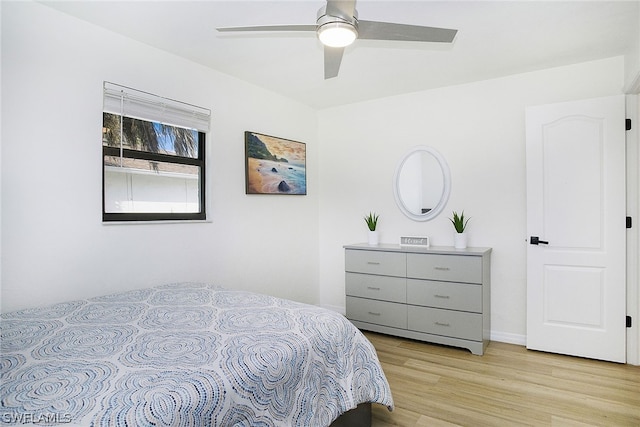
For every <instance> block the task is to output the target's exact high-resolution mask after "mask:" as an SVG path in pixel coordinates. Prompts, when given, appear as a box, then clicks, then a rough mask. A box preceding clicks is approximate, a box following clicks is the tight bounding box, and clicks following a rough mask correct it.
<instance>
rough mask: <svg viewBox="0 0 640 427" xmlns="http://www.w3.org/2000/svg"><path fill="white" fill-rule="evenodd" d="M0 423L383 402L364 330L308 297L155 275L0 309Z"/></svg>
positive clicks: (260, 414) (317, 412) (246, 421)
mask: <svg viewBox="0 0 640 427" xmlns="http://www.w3.org/2000/svg"><path fill="white" fill-rule="evenodd" d="M0 326H1V342H0V343H1V350H2V352H1V357H0V378H1V380H2V382H1V384H0V424H27V423H38V424H42V425H50V424H60V425H70V424H71V425H82V426H147V425H157V426H198V427H200V426H251V427H255V426H313V427H316V426H328V425H329V424H331V422H332V421H333V420H334V419H336V418H337V417H338V416H339V415H340V414H341V413H343V412H345V411H347V410H349V409H352V408H355V407H356V405H358V404H359V403H363V402H377V403H380V404H382V405H386V406H388V407H389V409H392V408H393V400H392V397H391V392H390V389H389V385H388V383H387V380H386V378H385V376H384V373H383V371H382V368H381V367H380V364H379V362H378V359H377V356H376V353H375V350H374V349H373V346H372V345H371V344H370V343H369V341H368V340H367V339H366V338H365V337H364V336H363V335H362V334H361V333H360V332H359V331H358V330H357V329H356V328H355V327H354V326H353V325H351V323H349V322H348V321H347V320H346V319H345V318H344V317H343V316H341V315H340V314H338V313H334V312H332V311H328V310H325V309H322V308H318V307H315V306H310V305H306V304H300V303H295V302H292V301H288V300H283V299H278V298H274V297H270V296H266V295H260V294H255V293H249V292H243V291H232V290H225V289H219V288H216V287H213V286H210V285H206V284H198V283H184V284H172V285H164V286H159V287H155V288H151V289H144V290H136V291H130V292H125V293H121V294H116V295H110V296H105V297H99V298H93V299H90V300H79V301H72V302H67V303H61V304H56V305H53V306H51V307H46V308H38V309H29V310H22V311H18V312H13V313H7V314H3V315H2V316H1V322H0Z"/></svg>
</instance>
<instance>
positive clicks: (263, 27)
mask: <svg viewBox="0 0 640 427" xmlns="http://www.w3.org/2000/svg"><path fill="white" fill-rule="evenodd" d="M216 30H218V31H220V32H232V31H314V32H315V31H316V26H315V25H259V26H255V27H222V28H216Z"/></svg>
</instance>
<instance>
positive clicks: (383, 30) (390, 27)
mask: <svg viewBox="0 0 640 427" xmlns="http://www.w3.org/2000/svg"><path fill="white" fill-rule="evenodd" d="M217 30H218V31H225V32H232V31H315V32H316V33H317V34H318V38H319V39H320V41H321V42H322V44H323V45H324V78H325V79H330V78H333V77H336V76H337V75H338V71H339V70H340V63H341V62H342V55H343V53H344V49H345V47H346V46H348V45H350V44H351V43H353V42H354V41H355V40H356V39H358V38H359V39H365V40H396V41H418V42H432V43H433V42H436V43H451V42H452V41H453V39H454V38H455V36H456V33H457V32H458V30H451V29H447V28H435V27H423V26H419V25H407V24H394V23H391V22H379V21H363V20H360V19H358V12H357V11H356V0H327V5H326V6H323V7H321V8H320V10H319V11H318V18H317V20H316V24H315V25H263V26H252V27H223V28H217Z"/></svg>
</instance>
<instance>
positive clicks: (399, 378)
mask: <svg viewBox="0 0 640 427" xmlns="http://www.w3.org/2000/svg"><path fill="white" fill-rule="evenodd" d="M365 335H366V336H367V337H368V338H369V340H370V341H371V342H372V343H373V345H374V347H375V348H376V351H377V352H378V358H379V359H380V362H381V364H382V367H383V369H384V372H385V374H386V376H387V379H388V380H389V384H390V385H391V391H392V393H393V398H394V402H395V409H394V411H393V412H389V411H388V410H387V409H386V407H383V406H381V405H377V404H375V405H373V422H372V424H373V426H374V427H386V426H430V427H431V426H433V427H438V426H456V425H460V426H520V425H525V426H526V425H529V426H563V427H564V426H568V427H577V426H607V427H609V426H634V427H638V426H640V366H631V365H622V364H616V363H608V362H601V361H596V360H589V359H582V358H578V357H570V356H561V355H555V354H548V353H542V352H536V351H529V350H527V349H526V348H525V347H522V346H517V345H512V344H505V343H499V342H492V343H490V344H489V347H488V348H487V351H486V352H485V354H484V356H474V355H472V354H471V353H470V352H469V351H467V350H464V349H457V348H451V347H445V346H438V345H433V344H427V343H422V342H419V341H412V340H407V339H403V338H396V337H390V336H387V335H381V334H376V333H372V332H365Z"/></svg>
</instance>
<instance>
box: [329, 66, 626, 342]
mask: <svg viewBox="0 0 640 427" xmlns="http://www.w3.org/2000/svg"><path fill="white" fill-rule="evenodd" d="M623 83H624V60H623V58H622V57H615V58H610V59H605V60H600V61H595V62H589V63H584V64H578V65H573V66H568V67H562V68H556V69H549V70H544V71H538V72H532V73H527V74H520V75H514V76H510V77H505V78H500V79H495V80H488V81H481V82H477V83H472V84H466V85H461V86H454V87H447V88H442V89H436V90H430V91H425V92H420V93H413V94H409V95H403V96H397V97H391V98H386V99H380V100H375V101H370V102H364V103H359V104H353V105H347V106H342V107H338V108H332V109H328V110H324V111H321V112H320V113H319V128H320V143H319V146H320V173H319V176H320V190H321V194H322V198H321V204H320V289H321V301H322V304H323V305H325V306H330V307H334V308H336V309H342V310H344V251H343V249H342V246H343V245H345V244H350V243H357V242H365V241H366V227H365V224H364V221H363V220H362V216H363V215H364V214H366V213H368V212H369V211H375V212H377V213H378V214H380V220H379V229H380V240H381V241H382V242H390V243H398V242H399V240H400V236H407V235H408V236H429V237H431V242H432V244H433V245H453V235H452V233H453V228H452V225H451V223H450V222H449V220H448V218H449V217H451V212H452V211H453V210H455V211H461V210H464V212H465V216H469V217H470V218H471V219H470V221H469V226H468V231H469V234H470V236H469V245H470V246H488V247H492V248H493V252H492V271H491V274H492V289H491V303H492V319H491V322H492V323H491V328H492V336H493V338H494V339H495V338H498V339H500V340H503V341H507V342H520V343H524V335H525V332H526V323H525V321H526V245H527V243H526V241H527V236H526V199H525V107H527V106H530V105H539V104H548V103H554V102H561V101H569V100H577V99H583V98H592V97H598V96H606V95H614V94H620V93H621V90H622V86H623ZM420 144H425V145H429V146H432V147H434V148H435V149H437V150H438V151H440V152H441V153H442V154H443V155H444V157H445V158H446V159H447V162H448V163H449V166H450V168H451V177H452V190H451V197H450V199H449V203H448V205H447V206H446V207H445V210H444V212H443V213H442V214H441V215H440V216H439V217H437V218H436V219H434V220H432V221H428V222H413V221H411V220H409V219H408V218H406V217H404V216H403V215H402V214H401V212H400V210H399V209H398V208H397V207H396V205H395V202H394V197H393V193H392V177H393V173H394V169H395V167H396V164H397V162H399V161H400V159H401V157H402V156H403V155H404V154H405V152H406V151H408V150H409V149H410V148H411V147H413V146H415V145H420Z"/></svg>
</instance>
